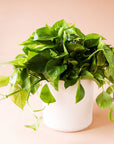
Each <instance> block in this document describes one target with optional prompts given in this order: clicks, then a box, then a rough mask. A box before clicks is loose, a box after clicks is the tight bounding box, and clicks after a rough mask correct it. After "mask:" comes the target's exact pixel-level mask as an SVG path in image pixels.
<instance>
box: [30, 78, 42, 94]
mask: <svg viewBox="0 0 114 144" xmlns="http://www.w3.org/2000/svg"><path fill="white" fill-rule="evenodd" d="M38 81H39V79H38V78H36V77H34V76H30V83H31V93H32V94H35V93H36V91H37V90H38V88H39V86H40V84H39V83H38Z"/></svg>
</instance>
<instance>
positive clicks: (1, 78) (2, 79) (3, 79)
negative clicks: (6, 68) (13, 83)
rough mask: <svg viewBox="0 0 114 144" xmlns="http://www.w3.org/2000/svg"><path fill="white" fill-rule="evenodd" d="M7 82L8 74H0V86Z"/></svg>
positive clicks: (5, 84)
mask: <svg viewBox="0 0 114 144" xmlns="http://www.w3.org/2000/svg"><path fill="white" fill-rule="evenodd" d="M8 83H9V77H8V76H0V87H4V86H7V85H8Z"/></svg>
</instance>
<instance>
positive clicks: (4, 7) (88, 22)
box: [0, 0, 114, 144]
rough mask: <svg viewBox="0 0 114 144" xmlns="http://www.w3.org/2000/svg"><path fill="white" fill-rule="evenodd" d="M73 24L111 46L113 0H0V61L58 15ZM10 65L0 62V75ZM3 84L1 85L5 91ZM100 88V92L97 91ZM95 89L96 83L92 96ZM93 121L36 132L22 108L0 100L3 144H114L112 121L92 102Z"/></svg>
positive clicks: (35, 100) (35, 101)
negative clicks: (63, 129)
mask: <svg viewBox="0 0 114 144" xmlns="http://www.w3.org/2000/svg"><path fill="white" fill-rule="evenodd" d="M63 18H64V19H65V20H66V21H67V22H69V23H74V22H75V23H76V26H77V27H78V28H80V29H81V30H82V31H83V32H84V33H85V34H88V33H92V32H94V33H99V34H101V35H103V36H104V37H105V38H106V39H107V40H106V42H107V43H108V44H111V45H113V46H114V0H80V1H78V0H69V1H68V0H55V1H54V0H47V1H46V0H28V1H27V0H0V63H1V62H4V61H8V60H12V59H14V57H15V56H16V55H17V54H19V53H21V52H22V51H21V48H22V47H21V46H19V44H20V43H21V42H22V41H24V40H26V39H27V38H28V37H29V36H30V35H31V34H32V32H33V31H35V29H37V28H38V27H42V26H44V25H45V24H46V23H47V24H49V25H52V24H53V23H54V22H56V21H57V20H60V19H63ZM11 72H12V68H11V67H10V66H4V67H1V66H0V75H9V74H10V73H11ZM7 91H8V88H0V93H7ZM99 91H100V90H99ZM99 91H98V90H97V87H96V86H95V91H94V98H95V97H96V95H98V93H99ZM31 101H32V102H31V103H32V106H33V108H40V106H41V103H40V101H39V98H38V96H37V95H36V96H33V97H32V98H31ZM93 117H94V119H93V123H92V125H91V126H90V127H89V128H87V129H86V130H84V131H81V132H76V133H62V132H57V131H54V130H52V129H49V128H47V127H46V126H45V125H44V124H43V122H41V126H40V128H39V131H38V132H34V131H32V130H30V129H27V128H25V127H24V125H25V124H31V123H33V122H34V118H33V116H32V114H31V113H30V111H29V110H28V108H27V107H25V111H24V112H23V111H21V110H20V109H19V108H17V107H15V105H14V104H13V103H12V102H11V101H10V99H8V100H7V101H0V143H3V144H7V143H12V144H37V143H39V144H45V143H50V144H59V143H62V144H75V143H78V144H82V143H92V144H96V143H103V144H107V143H108V144H113V143H114V142H113V140H114V136H113V135H114V123H112V122H110V121H109V120H108V109H107V110H104V111H102V110H101V109H100V108H99V107H98V106H96V104H94V113H93Z"/></svg>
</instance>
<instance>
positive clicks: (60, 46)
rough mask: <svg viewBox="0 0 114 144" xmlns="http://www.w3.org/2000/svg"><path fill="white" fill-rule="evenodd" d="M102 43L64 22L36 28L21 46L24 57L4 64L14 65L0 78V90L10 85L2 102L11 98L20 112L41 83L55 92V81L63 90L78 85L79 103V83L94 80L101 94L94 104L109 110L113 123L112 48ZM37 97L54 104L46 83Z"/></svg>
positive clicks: (78, 96)
mask: <svg viewBox="0 0 114 144" xmlns="http://www.w3.org/2000/svg"><path fill="white" fill-rule="evenodd" d="M104 40H105V38H104V37H103V36H101V35H99V34H96V33H91V34H87V35H85V34H83V33H82V32H81V30H80V29H78V28H77V27H75V25H74V24H73V25H71V24H68V23H67V22H66V21H65V20H60V21H58V22H56V23H55V24H54V25H53V26H51V27H50V26H48V25H47V24H46V25H45V27H42V28H39V29H37V30H36V31H35V32H33V34H32V35H31V36H30V38H29V39H27V40H26V41H24V42H23V43H22V44H21V45H22V46H24V48H23V52H24V54H19V55H17V56H16V58H15V60H13V61H10V62H7V63H5V64H11V65H13V67H14V72H13V73H12V75H11V76H0V87H3V86H7V85H8V84H10V85H11V91H10V93H9V94H7V95H3V94H1V100H2V99H7V98H8V97H11V99H12V101H13V102H14V103H15V104H16V105H17V106H18V107H20V108H21V109H23V108H24V106H25V105H26V103H28V102H29V97H30V95H31V94H35V93H36V92H37V90H38V88H39V86H40V84H41V81H44V80H46V81H47V82H49V83H51V84H52V85H53V87H54V88H55V89H56V90H57V91H58V90H59V89H58V82H59V80H63V81H64V87H65V88H68V87H69V86H72V85H74V84H76V83H77V82H78V87H77V92H76V103H78V102H80V101H81V100H82V99H83V98H84V95H85V91H84V88H83V86H82V85H81V80H82V79H89V80H92V81H95V82H96V84H97V85H98V87H99V88H100V87H102V92H101V93H100V94H99V95H98V96H97V98H96V102H97V105H98V106H99V107H100V108H101V109H106V108H107V107H109V108H110V112H109V119H110V120H111V121H114V120H113V118H112V112H113V109H114V108H113V105H112V103H113V101H114V48H113V47H111V46H110V45H108V44H106V43H105V42H104ZM105 84H108V88H107V89H106V90H105V89H104V88H103V86H104V85H105ZM40 98H41V100H42V101H43V102H45V103H48V104H50V103H54V102H56V100H55V98H54V96H53V95H52V93H51V92H50V90H49V87H48V85H47V84H45V85H44V86H43V88H42V90H41V92H40ZM33 112H35V111H33ZM35 117H36V118H37V122H36V123H35V124H34V125H30V126H27V127H30V128H33V129H34V130H36V129H37V128H38V126H39V119H38V117H37V116H36V115H35Z"/></svg>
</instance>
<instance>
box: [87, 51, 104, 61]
mask: <svg viewBox="0 0 114 144" xmlns="http://www.w3.org/2000/svg"><path fill="white" fill-rule="evenodd" d="M98 51H103V49H98V50H96V51H95V52H93V53H92V54H91V55H90V56H89V57H88V58H87V60H90V59H91V58H92V56H93V55H94V54H96V53H97V52H98Z"/></svg>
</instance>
